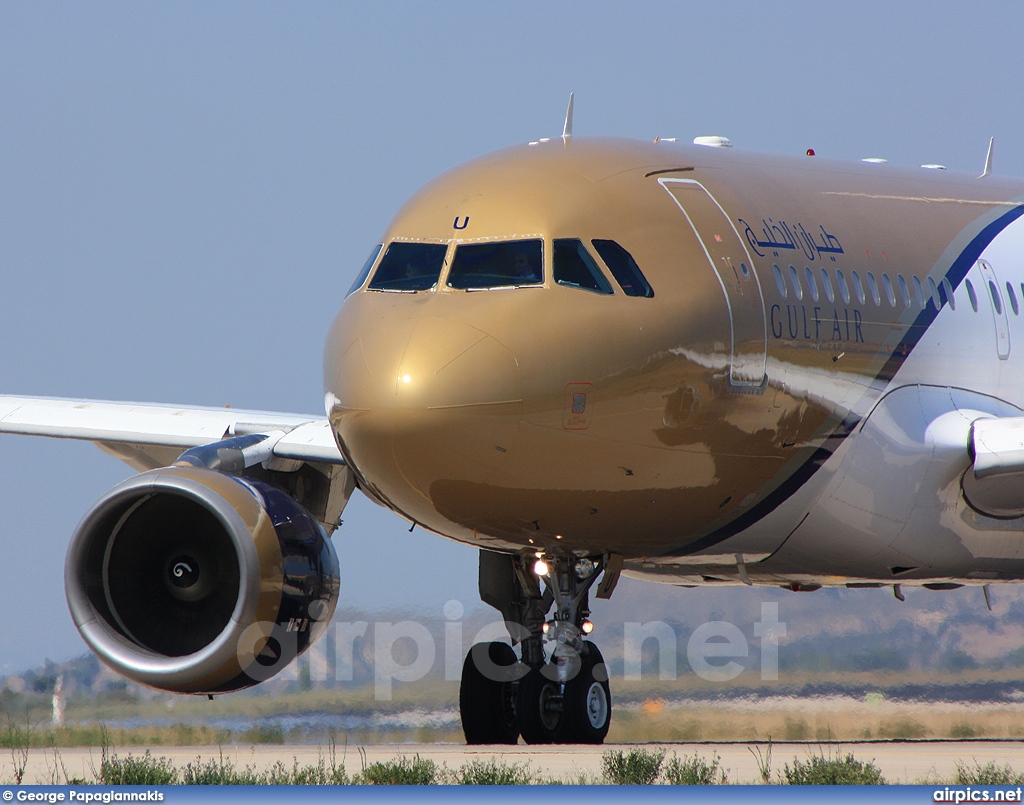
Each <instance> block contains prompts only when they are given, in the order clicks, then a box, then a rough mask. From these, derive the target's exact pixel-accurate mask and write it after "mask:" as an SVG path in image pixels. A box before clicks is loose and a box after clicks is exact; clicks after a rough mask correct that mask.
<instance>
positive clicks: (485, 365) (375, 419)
mask: <svg viewBox="0 0 1024 805" xmlns="http://www.w3.org/2000/svg"><path fill="white" fill-rule="evenodd" d="M334 377H335V380H334V382H333V386H335V388H332V389H331V392H332V393H333V395H334V398H335V401H334V403H333V406H332V411H331V413H330V416H331V420H332V422H333V423H334V426H335V429H336V430H337V431H338V433H339V435H340V436H341V440H342V442H343V444H344V446H345V450H346V453H347V454H348V456H349V458H350V460H351V461H352V463H353V465H354V466H355V467H356V469H357V470H358V471H359V473H360V474H361V475H362V476H363V477H364V479H365V480H366V481H368V482H369V483H370V484H372V485H373V486H374V487H376V488H377V489H378V490H379V491H380V492H381V493H383V495H384V496H385V497H386V498H387V499H388V500H389V501H390V502H392V503H393V504H395V505H396V506H398V507H399V508H400V509H402V511H404V512H406V513H407V514H410V516H413V515H412V511H411V509H413V508H421V507H422V506H423V505H424V504H426V503H429V501H430V500H431V497H432V494H431V488H432V486H433V485H434V484H436V483H438V482H440V481H452V480H475V481H481V480H486V478H488V477H490V476H491V475H492V474H493V473H494V472H495V471H497V469H498V468H499V466H500V465H501V464H502V462H503V461H504V460H505V458H506V457H507V455H508V453H509V451H510V450H511V449H512V445H513V442H514V441H515V439H516V435H517V433H518V430H519V423H520V419H521V415H522V386H521V383H520V377H519V367H518V364H517V362H516V358H515V356H514V355H513V354H512V352H511V351H509V350H508V349H507V348H506V347H505V346H503V345H502V344H501V343H499V342H498V341H497V340H496V339H494V338H492V337H491V336H490V335H488V334H487V333H485V332H483V331H481V330H479V329H477V328H475V327H472V326H470V325H467V324H463V323H461V322H452V321H447V320H443V319H420V320H415V321H405V322H401V323H398V324H397V325H391V326H389V327H387V328H376V329H373V330H370V331H369V332H367V333H365V334H363V335H362V336H360V337H359V338H358V339H357V340H356V341H355V342H354V343H353V344H352V345H351V346H350V347H349V348H348V349H347V350H346V351H345V353H344V354H343V355H342V356H341V358H340V360H339V366H338V367H337V371H336V373H335V375H334Z"/></svg>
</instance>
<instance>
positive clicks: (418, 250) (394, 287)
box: [367, 241, 448, 291]
mask: <svg viewBox="0 0 1024 805" xmlns="http://www.w3.org/2000/svg"><path fill="white" fill-rule="evenodd" d="M447 252H448V246H447V245H445V244H443V243H403V242H399V241H395V242H394V243H392V244H391V245H390V246H388V250H387V251H386V252H384V257H383V258H382V259H381V261H380V265H379V266H378V267H377V271H376V273H374V275H373V279H372V280H371V281H370V284H369V285H368V286H367V287H368V288H369V289H370V290H372V291H427V290H430V289H431V288H433V287H434V286H435V285H437V278H438V277H440V276H441V267H442V266H443V265H444V256H445V254H446V253H447Z"/></svg>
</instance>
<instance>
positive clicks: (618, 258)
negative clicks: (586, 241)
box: [590, 239, 654, 298]
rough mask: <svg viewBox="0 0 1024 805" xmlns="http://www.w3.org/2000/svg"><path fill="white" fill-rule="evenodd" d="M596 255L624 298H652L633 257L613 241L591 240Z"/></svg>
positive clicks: (650, 289)
mask: <svg viewBox="0 0 1024 805" xmlns="http://www.w3.org/2000/svg"><path fill="white" fill-rule="evenodd" d="M590 242H591V243H593V244H594V248H595V249H597V253H598V254H599V255H601V259H602V260H604V262H605V265H607V266H608V270H609V271H611V272H612V276H613V277H615V281H616V282H617V283H619V287H621V288H622V290H623V292H624V293H625V294H626V296H645V297H648V298H650V297H652V296H654V289H653V288H651V286H650V283H648V282H647V278H646V277H645V276H644V274H643V272H642V271H641V270H640V266H638V265H637V264H636V260H634V259H633V255H631V254H630V253H629V252H627V251H626V250H625V249H623V248H622V247H621V246H620V245H619V244H618V243H616V242H615V241H614V240H597V239H595V240H592V241H590Z"/></svg>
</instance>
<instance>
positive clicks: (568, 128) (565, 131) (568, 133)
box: [562, 92, 574, 145]
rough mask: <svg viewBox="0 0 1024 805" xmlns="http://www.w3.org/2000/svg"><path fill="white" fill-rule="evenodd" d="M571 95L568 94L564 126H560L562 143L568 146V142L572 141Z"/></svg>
mask: <svg viewBox="0 0 1024 805" xmlns="http://www.w3.org/2000/svg"><path fill="white" fill-rule="evenodd" d="M573 94H574V93H572V92H570V93H569V108H568V109H566V110H565V125H564V126H562V142H563V143H565V144H566V145H568V144H569V141H570V140H571V139H572V104H573Z"/></svg>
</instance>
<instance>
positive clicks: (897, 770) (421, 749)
mask: <svg viewBox="0 0 1024 805" xmlns="http://www.w3.org/2000/svg"><path fill="white" fill-rule="evenodd" d="M638 746H641V747H642V748H645V749H665V750H666V751H667V752H668V756H669V757H671V756H672V753H673V752H674V753H675V754H676V755H678V756H680V757H683V756H692V755H693V754H694V753H696V754H698V755H700V756H702V757H704V758H707V759H710V758H713V757H714V756H715V755H718V756H719V757H721V765H722V767H723V768H724V769H726V771H727V774H728V781H729V782H730V783H758V782H760V775H759V773H758V764H757V757H756V755H757V751H758V750H760V752H761V755H762V756H764V754H765V752H766V750H767V746H766V744H763V743H760V744H758V743H675V744H641V745H638V744H606V745H604V746H523V745H520V746H511V747H510V746H474V747H467V746H464V745H454V744H386V745H371V746H364V747H361V748H362V750H363V752H364V753H365V755H363V756H361V753H360V751H359V750H360V747H357V746H355V745H351V746H347V747H346V746H338V747H337V762H338V763H339V764H340V763H344V764H345V767H346V769H347V771H348V772H349V774H354V773H358V772H359V771H360V769H361V768H362V764H363V763H364V762H365V763H368V764H369V763H374V762H376V761H384V760H392V759H394V758H396V757H398V756H400V755H406V756H409V757H412V756H415V755H419V756H420V757H421V758H428V759H430V760H433V761H434V762H435V763H437V764H438V765H446V766H447V767H448V768H449V769H457V768H458V767H459V766H461V765H462V764H464V763H467V762H469V761H471V760H489V759H491V758H498V759H500V760H503V761H504V762H505V763H508V764H512V763H517V764H529V768H530V769H531V770H533V771H536V772H539V773H540V774H541V775H542V776H543V777H545V778H549V777H551V778H557V779H568V778H572V779H576V778H578V777H579V775H580V774H581V773H582V774H584V775H586V776H587V777H588V778H590V779H592V780H594V781H597V780H598V778H599V776H600V773H601V757H602V755H603V754H604V753H605V752H610V751H616V750H623V751H629V750H630V749H636V748H637V747H638ZM113 751H114V752H116V753H117V754H118V755H120V756H124V755H127V754H129V753H130V754H133V755H136V756H137V755H142V754H143V753H144V752H145V751H146V748H145V747H137V746H136V747H121V748H114V749H113ZM150 751H151V752H152V754H153V755H154V756H155V757H161V756H163V757H167V758H169V759H170V760H171V761H172V762H173V763H174V765H175V766H177V767H178V768H179V769H181V768H183V767H184V766H185V764H186V763H188V762H190V761H195V760H196V758H197V757H201V758H202V759H203V760H209V759H211V758H218V757H219V756H220V755H221V752H223V755H224V758H225V759H229V760H231V761H232V762H233V763H234V764H235V767H236V768H244V767H245V766H255V767H256V768H257V769H258V770H263V769H266V768H268V767H270V766H272V765H273V764H274V763H276V762H278V761H281V762H282V763H284V764H285V766H287V767H291V765H292V763H293V762H294V761H298V763H299V764H300V765H306V764H315V763H317V761H318V759H319V757H320V755H321V754H326V751H327V750H326V747H318V746H311V745H305V744H302V745H299V744H285V745H269V744H257V745H252V746H224V747H217V746H186V747H180V746H179V747H161V746H156V747H150ZM847 752H852V753H853V755H854V756H855V757H856V758H857V759H858V760H864V761H868V760H874V762H875V764H876V765H877V766H878V767H879V768H880V769H881V771H882V774H883V776H884V777H885V778H886V780H887V781H888V782H890V783H940V782H949V781H951V780H952V778H953V774H954V772H955V770H956V764H957V761H961V762H963V763H965V764H967V765H972V766H973V765H974V763H975V762H979V763H982V764H985V763H987V762H989V761H994V762H995V763H996V764H997V765H999V766H1002V765H1005V764H1009V765H1011V766H1012V767H1013V768H1014V769H1015V770H1017V771H1024V741H1005V740H998V741H996V740H993V741H846V742H841V743H840V742H829V743H825V742H818V741H808V742H785V743H782V742H780V743H773V744H772V768H773V770H774V771H775V772H781V770H782V768H783V766H784V764H786V763H790V764H792V762H793V759H794V758H799V759H801V760H803V759H806V758H807V757H808V756H810V755H812V754H817V753H822V754H824V755H826V756H828V755H829V754H831V755H832V756H836V755H841V754H842V755H845V754H846V753H847ZM100 757H101V752H100V750H99V749H98V748H79V747H75V748H58V749H57V750H53V749H33V750H30V753H29V758H28V764H27V766H26V767H25V775H24V779H23V781H24V782H25V783H63V782H65V778H64V775H65V772H66V775H67V777H69V778H74V777H79V778H85V779H88V780H93V779H95V776H96V775H95V771H94V770H98V769H99V766H100ZM364 758H365V760H364ZM14 763H15V760H14V758H13V757H12V756H11V755H10V754H9V753H7V754H5V755H4V756H3V758H2V760H0V781H3V782H10V781H12V780H13V776H14V775H13V771H14V768H15V766H14Z"/></svg>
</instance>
